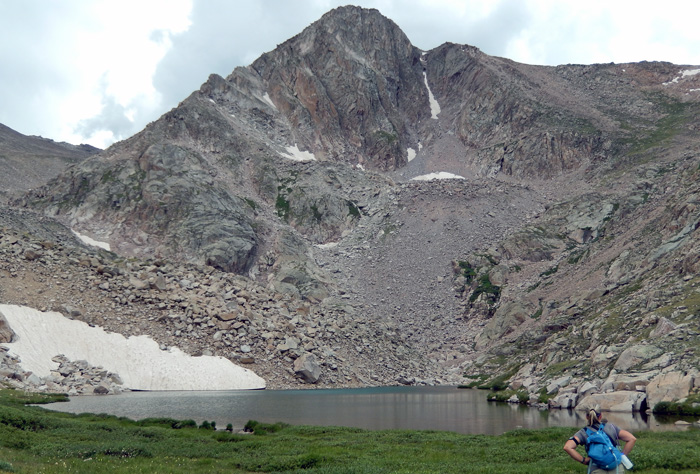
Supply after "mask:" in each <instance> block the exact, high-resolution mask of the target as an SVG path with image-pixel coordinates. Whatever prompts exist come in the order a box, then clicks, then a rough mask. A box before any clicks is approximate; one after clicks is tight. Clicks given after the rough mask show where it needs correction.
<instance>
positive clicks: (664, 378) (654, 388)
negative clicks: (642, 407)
mask: <svg viewBox="0 0 700 474" xmlns="http://www.w3.org/2000/svg"><path fill="white" fill-rule="evenodd" d="M694 381H695V378H694V377H693V376H692V375H690V374H686V373H684V372H680V371H671V372H666V373H664V374H660V375H658V376H656V377H654V378H653V379H652V380H651V382H649V385H647V404H648V405H649V408H652V409H653V408H654V406H655V405H656V404H657V403H659V402H672V401H677V400H680V399H682V398H685V397H687V396H688V394H689V393H690V389H691V388H693V384H694Z"/></svg>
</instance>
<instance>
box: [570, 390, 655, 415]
mask: <svg viewBox="0 0 700 474" xmlns="http://www.w3.org/2000/svg"><path fill="white" fill-rule="evenodd" d="M646 398H647V396H646V394H644V393H643V392H632V391H628V390H623V391H619V392H608V393H593V394H591V395H588V396H586V397H584V398H583V399H581V400H580V401H579V403H578V405H577V406H576V409H577V410H588V409H590V408H591V407H594V406H596V405H597V406H599V407H600V409H601V410H603V411H620V412H633V411H642V410H643V408H644V402H645V401H646Z"/></svg>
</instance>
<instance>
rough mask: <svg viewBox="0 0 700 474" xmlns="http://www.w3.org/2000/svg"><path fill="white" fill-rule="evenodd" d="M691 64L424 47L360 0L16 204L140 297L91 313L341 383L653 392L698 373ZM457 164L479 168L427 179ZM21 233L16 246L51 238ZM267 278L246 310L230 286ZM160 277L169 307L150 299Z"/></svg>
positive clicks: (262, 366) (575, 398)
mask: <svg viewBox="0 0 700 474" xmlns="http://www.w3.org/2000/svg"><path fill="white" fill-rule="evenodd" d="M696 73H697V67H693V66H683V65H673V64H670V63H658V62H657V63H636V64H604V65H562V66H557V67H545V66H532V65H525V64H519V63H515V62H513V61H510V60H507V59H504V58H496V57H491V56H488V55H486V54H484V53H482V52H481V51H479V50H478V49H476V48H474V47H471V46H466V45H456V44H450V43H445V44H444V45H442V46H440V47H438V48H436V49H434V50H431V51H421V50H419V49H418V48H416V47H414V46H413V45H411V43H410V41H409V40H408V38H406V36H405V35H404V34H403V33H402V32H401V31H400V29H399V28H398V27H397V26H396V25H395V24H394V23H393V22H391V21H390V20H388V19H387V18H385V17H383V16H382V15H381V14H380V13H379V12H377V11H376V10H366V9H361V8H357V7H343V8H338V9H335V10H333V11H331V12H329V13H328V14H326V15H324V16H323V17H322V18H321V19H320V20H319V21H317V22H316V23H314V24H312V25H310V26H309V27H308V28H307V29H305V30H304V31H303V32H301V33H300V34H299V35H297V36H295V37H294V38H291V39H290V40H288V41H287V42H285V43H284V44H282V45H280V46H278V47H277V48H276V49H275V50H274V51H271V52H269V53H266V54H265V55H263V56H262V57H261V58H259V59H258V60H256V61H255V62H254V63H253V64H251V65H250V66H247V67H243V68H237V69H235V70H234V71H233V72H232V73H231V74H230V75H229V76H228V77H226V78H223V77H220V76H216V75H212V76H211V77H210V78H209V80H208V81H207V82H206V83H205V84H203V85H202V87H201V88H200V90H198V91H195V92H194V93H193V94H192V95H190V96H189V97H188V98H186V99H185V100H184V101H183V102H182V103H181V104H180V105H179V106H178V107H177V108H175V109H173V110H171V111H170V112H168V113H167V114H165V115H164V116H163V117H161V118H160V119H159V120H157V121H156V122H153V123H152V124H150V125H149V126H148V127H146V128H145V129H144V130H143V131H142V132H140V133H138V134H137V135H135V136H133V137H131V138H130V139H128V140H125V141H123V142H120V143H117V144H115V145H113V146H112V147H110V148H109V149H107V150H105V151H104V152H102V153H100V154H99V155H96V156H94V157H91V158H89V159H87V160H85V161H83V162H81V163H80V164H79V165H76V166H74V167H72V168H70V169H68V170H67V171H66V172H65V173H63V174H62V175H60V176H59V177H57V178H56V179H54V180H52V181H51V182H49V183H47V184H46V185H45V186H43V187H41V188H39V189H37V190H33V191H30V192H28V193H27V194H25V195H24V196H23V197H22V198H21V199H17V200H15V201H13V206H16V207H20V208H28V209H33V210H34V211H37V212H39V213H41V214H43V215H45V216H49V217H51V218H55V219H56V220H58V221H60V222H61V223H63V224H64V225H66V226H67V227H70V228H73V229H75V230H78V231H79V232H81V233H83V234H86V235H88V236H90V237H92V238H95V239H97V240H100V241H103V242H108V243H109V244H110V245H111V248H112V250H113V251H114V253H115V254H114V255H108V256H107V255H103V256H101V257H99V258H100V259H102V260H99V259H98V263H97V264H98V265H101V266H113V267H115V268H120V269H121V270H120V272H122V273H119V275H120V276H119V277H118V278H121V280H119V283H118V285H117V288H119V290H118V291H120V292H121V291H127V290H128V291H130V292H131V293H125V294H122V293H118V294H117V295H110V296H111V297H113V298H114V300H115V301H119V302H120V304H119V305H117V306H114V305H113V306H111V307H110V306H109V305H107V306H101V307H100V308H99V310H98V309H95V312H94V313H93V312H92V311H91V313H90V314H91V316H88V315H87V314H88V313H87V312H84V311H80V312H81V315H80V316H77V317H81V318H83V317H84V318H86V319H90V318H98V319H99V318H101V319H99V320H104V321H108V320H110V321H111V320H113V319H114V318H117V317H122V319H121V323H120V324H121V325H122V326H120V329H119V330H120V331H128V330H129V329H128V328H130V327H131V328H132V329H131V330H133V331H135V330H136V329H135V328H138V330H139V331H142V332H146V333H151V334H153V335H154V336H157V337H158V338H159V339H160V340H161V342H162V343H163V344H166V345H171V344H177V343H178V339H181V341H180V342H183V343H184V345H185V346H186V347H189V348H190V349H191V350H192V351H197V350H200V351H201V350H207V349H206V348H208V350H211V351H212V352H216V353H221V354H224V355H226V356H227V357H230V358H233V359H234V360H240V359H241V358H245V359H246V360H249V359H252V360H254V361H255V362H254V364H255V365H256V366H257V370H260V371H262V373H261V375H263V376H267V377H272V378H278V380H279V381H280V382H279V383H280V384H285V383H293V381H294V380H296V379H295V378H294V373H295V370H294V362H295V361H296V360H298V359H299V358H300V357H302V356H304V355H305V354H307V353H308V354H313V355H314V357H315V358H316V359H317V360H319V361H320V366H321V367H322V375H321V376H320V378H319V380H318V383H321V384H329V385H348V384H372V383H395V382H396V381H397V380H399V379H401V381H402V382H409V381H410V380H411V379H412V378H415V379H418V380H428V381H435V380H439V381H441V382H449V383H457V382H460V381H463V380H464V378H463V375H464V374H465V373H466V374H467V375H468V376H470V377H473V378H474V379H476V380H480V381H481V382H483V383H487V384H493V383H495V382H498V380H496V378H497V377H500V379H501V380H510V381H511V382H512V384H513V386H514V387H525V388H526V389H527V390H528V391H529V392H530V393H532V394H537V393H539V392H540V391H541V390H543V389H544V391H545V392H547V391H549V392H551V393H552V394H556V393H557V392H559V399H557V401H555V403H560V404H567V405H570V404H576V403H579V402H581V400H582V395H584V394H585V392H586V391H581V390H580V389H581V387H582V386H583V385H584V384H590V385H591V386H593V387H595V390H598V391H601V390H607V389H610V388H613V389H615V390H620V389H625V388H633V390H630V391H629V392H631V393H630V394H629V396H628V399H629V400H634V403H636V405H635V406H636V408H637V409H639V408H640V407H641V405H642V402H641V401H640V397H641V398H644V403H647V401H646V397H645V393H646V392H644V391H643V390H645V389H644V387H646V386H648V385H652V386H653V384H657V385H658V381H659V380H661V379H660V377H661V376H662V375H663V374H664V373H666V372H671V373H676V374H680V375H679V376H680V377H681V378H682V377H689V380H690V387H688V390H686V392H687V391H689V390H691V389H693V387H694V384H696V383H698V384H700V379H698V377H697V372H696V369H694V368H695V367H697V356H696V352H695V351H696V349H697V347H696V346H697V335H698V330H699V329H698V311H700V309H699V304H697V303H696V302H695V301H696V299H697V298H696V296H697V291H696V286H695V285H696V284H697V281H698V278H697V277H696V274H697V257H696V256H697V249H698V240H697V236H696V232H695V230H696V227H697V225H698V222H699V220H700V216H699V213H700V211H699V210H698V209H697V185H696V183H697V177H698V166H699V164H700V156H698V139H697V135H698V111H699V106H698V92H697V91H698V90H699V89H700V85H699V82H700V75H698V74H696ZM438 172H446V173H453V174H457V175H460V176H462V177H463V178H465V179H450V180H433V181H414V180H411V178H414V177H418V176H421V175H425V174H428V173H438ZM13 212H14V211H13ZM7 232H10V234H8V235H16V233H17V232H20V233H21V232H22V229H18V228H17V227H14V226H12V225H10V226H8V230H7ZM12 232H14V233H15V234H12ZM32 235H34V234H32ZM12 238H13V239H14V238H18V237H12ZM27 238H28V239H30V240H28V241H26V242H25V241H23V242H24V243H20V242H19V240H18V241H16V242H14V243H13V244H12V245H31V242H32V241H31V238H36V239H39V240H41V239H45V238H46V237H36V236H35V237H31V238H30V237H27ZM27 242H29V243H27ZM67 245H68V247H72V246H73V245H74V244H67ZM11 248H12V247H11ZM21 248H22V249H23V250H22V251H23V252H24V251H26V248H25V247H21ZM15 250H16V249H15ZM66 251H67V250H66ZM81 251H85V250H84V249H83V250H81ZM16 253H17V252H15V254H16ZM10 254H12V252H10ZM61 255H63V254H62V253H61V252H59V253H58V254H56V255H55V256H52V257H51V258H56V259H58V261H61V258H63V257H62V256H61ZM104 259H108V260H109V261H106V260H104ZM131 259H133V260H131ZM77 260H78V261H80V259H79V258H78V259H77ZM8 265H9V267H8V268H14V267H13V266H12V265H17V264H16V263H14V264H8ZM190 266H191V267H190ZM27 267H28V268H29V266H27ZM189 268H196V269H197V270H196V271H195V270H189ZM8 271H9V273H10V276H9V277H7V278H18V277H19V276H17V277H12V276H11V273H12V271H11V270H8ZM129 272H135V273H133V274H132V273H129ZM187 272H193V273H192V276H193V277H194V276H196V275H200V272H201V275H204V276H202V278H204V280H202V281H201V282H199V286H198V287H195V289H196V288H199V289H198V290H197V291H195V294H200V293H201V294H202V295H203V296H202V297H204V296H206V297H207V298H209V297H210V298H213V299H212V300H207V302H206V303H201V302H200V303H197V302H195V303H193V304H195V305H197V306H196V307H197V308H199V309H200V310H201V313H196V312H193V311H195V310H194V309H191V310H188V309H187V308H190V306H189V303H188V304H185V303H183V302H182V301H179V302H178V301H176V300H172V301H171V300H170V299H168V298H171V296H167V295H170V293H168V291H170V290H172V288H176V289H177V286H178V285H179V286H180V287H181V288H180V289H178V291H181V292H185V293H187V292H188V291H192V289H189V288H187V284H184V287H183V286H182V284H180V283H179V282H180V281H182V280H186V281H189V282H190V284H193V283H192V282H193V278H190V277H189V276H188V273H187ZM15 273H17V271H16V270H15ZM108 273H109V272H108ZM18 275H19V273H18ZM79 275H80V273H79V272H76V273H75V274H73V273H71V275H70V276H71V278H72V277H73V276H75V277H76V278H85V279H86V280H85V281H88V282H89V281H91V280H95V283H97V284H96V286H97V287H98V288H99V286H100V285H102V284H104V283H108V282H107V281H106V280H105V279H104V278H102V277H98V276H94V275H93V278H90V274H89V272H88V273H86V274H84V275H82V276H79ZM126 275H130V276H131V277H133V278H135V279H136V280H138V281H141V282H145V281H149V282H150V283H149V284H148V285H147V288H144V289H141V290H139V291H144V290H145V291H149V292H152V293H153V295H150V294H149V296H147V297H145V296H143V295H141V294H140V293H138V292H136V291H135V290H134V289H131V288H129V287H128V284H129V283H125V282H128V281H129V278H127V277H126ZM112 276H113V277H115V278H117V276H116V275H112ZM26 278H31V277H30V276H27V277H26ZM42 278H43V277H42ZM159 278H161V279H165V281H166V283H167V284H168V285H170V286H169V287H168V288H170V290H168V289H157V288H153V285H154V284H155V281H156V280H157V279H159ZM197 278H199V276H198V277H197ZM122 280H125V281H122ZM161 281H162V280H161ZM217 282H218V283H217ZM124 285H126V286H124ZM108 287H109V288H110V289H111V288H112V287H111V285H108ZM253 288H254V289H255V292H257V293H254V294H260V295H262V296H261V297H260V298H261V299H260V300H259V301H257V300H256V303H255V305H252V306H251V305H248V306H246V304H248V303H249V300H248V299H247V298H246V297H244V296H241V297H240V298H241V299H242V300H241V301H239V300H238V298H239V297H238V296H236V305H238V306H236V305H234V304H233V303H232V302H231V298H228V299H227V298H226V296H225V295H228V296H229V297H233V295H238V291H239V290H240V291H243V292H245V295H251V294H252V289H253ZM42 291H46V290H42ZM105 291H107V290H104V289H103V290H102V292H99V291H97V292H96V294H99V295H102V296H104V295H105V293H104V292H105ZM110 291H111V290H110ZM158 291H160V292H163V291H165V292H166V293H165V294H161V293H158ZM176 293H177V292H176ZM4 294H6V295H7V294H9V293H8V292H7V290H4ZM107 294H108V293H107ZM130 295H136V296H134V297H133V298H132V297H131V296H130ZM139 295H140V296H139ZM158 295H160V297H159V296H158ZM71 297H72V296H68V295H65V296H64V298H63V299H64V301H61V303H62V304H64V305H65V304H67V305H69V306H70V301H65V300H66V299H68V300H70V299H71ZM142 297H145V298H147V299H148V300H149V301H151V300H152V301H153V302H154V303H155V302H156V301H157V302H158V303H157V304H156V306H155V307H151V306H149V307H148V308H149V309H148V310H144V311H143V314H144V315H148V317H140V318H139V317H137V316H136V314H141V313H140V312H139V311H131V310H130V308H132V306H131V305H135V304H137V302H138V301H140V298H142ZM161 297H162V298H163V300H161V299H160V298H161ZM3 298H7V297H3ZM12 298H13V299H17V298H19V295H17V294H14V296H13V297H12ZM266 298H267V299H268V301H276V302H280V301H281V302H283V304H281V306H280V305H278V304H277V303H275V304H272V303H264V300H265V299H266ZM123 300H125V301H126V302H125V303H121V302H122V301H123ZM56 303H58V301H56ZM45 304H46V303H45ZM178 305H180V309H178ZM259 305H260V306H261V308H262V309H261V312H259V313H258V314H259V315H260V317H259V318H258V316H251V317H248V319H237V321H239V322H241V323H243V324H246V321H250V322H251V323H250V324H253V322H255V324H257V326H253V327H254V329H255V331H250V330H248V329H243V332H241V331H240V328H241V327H242V326H239V327H238V328H235V334H234V333H233V332H232V331H231V328H230V327H226V328H219V330H218V331H217V330H215V328H218V327H219V326H221V324H219V321H217V319H218V320H221V317H220V316H221V315H222V314H228V313H227V311H228V309H232V310H235V311H233V312H234V313H236V314H238V315H240V314H244V315H245V314H246V311H253V310H255V309H256V308H257V309H259V308H258V306H259ZM229 306H231V308H229ZM205 308H206V309H205ZM182 311H184V313H185V319H184V320H182V319H181V320H179V323H178V324H179V325H177V326H172V327H171V326H170V324H171V323H172V322H173V321H176V322H177V318H179V317H180V316H179V315H180V313H181V312H182ZM188 311H189V313H188ZM236 311H238V312H236ZM98 314H99V316H98ZM126 314H129V316H128V317H127V316H126ZM170 314H173V315H174V316H172V318H171V317H170V316H167V315H170ZM202 314H206V315H207V317H208V318H209V319H206V318H203V317H202V316H201V315H202ZM251 314H253V313H251ZM163 315H166V316H165V317H164V316H163ZM195 315H197V316H195ZM227 317H228V316H227ZM239 317H240V316H236V318H239ZM137 318H139V319H137ZM244 318H245V317H244ZM98 319H96V320H95V321H97V320H98ZM190 319H191V320H190ZM287 319H288V320H289V321H291V322H290V323H286V322H285V321H286V320H287ZM197 320H199V321H197ZM136 321H138V323H137V322H136ZM96 323H97V322H96ZM113 324H117V323H113ZM202 324H204V326H205V327H207V328H209V329H208V330H206V331H202V330H201V328H199V326H202ZM302 328H304V329H302ZM330 329H333V330H332V331H331V330H330ZM263 333H265V334H267V333H274V336H270V335H269V334H268V337H263V336H262V334H263ZM217 334H218V335H217ZM340 334H342V337H340ZM287 337H291V338H292V339H290V341H289V342H290V343H292V345H294V341H297V347H296V349H294V351H293V352H291V353H290V352H288V351H289V350H290V348H289V347H288V345H287V346H285V345H284V344H286V342H285V343H282V342H281V341H283V340H284V341H286V339H287ZM183 338H184V339H183ZM195 341H196V344H195ZM351 341H352V342H351ZM227 342H228V344H227ZM302 342H306V343H308V344H306V345H305V344H301V345H299V344H300V343H302ZM280 345H281V347H280ZM242 346H246V351H245V352H243V351H242ZM329 351H331V352H329ZM331 353H334V354H341V355H340V358H334V357H335V356H334V355H331ZM341 358H342V360H341ZM258 364H259V365H258ZM256 366H254V367H253V369H254V370H256ZM281 374H287V375H285V377H287V378H285V377H283V376H282V375H281ZM289 377H291V378H289ZM683 380H686V379H683ZM696 381H697V382H696ZM269 382H270V384H271V385H273V386H274V384H275V382H273V381H271V380H270V381H269ZM554 382H556V383H554ZM625 384H626V385H625ZM591 390H592V389H591ZM591 390H588V391H591ZM595 390H594V391H595ZM640 394H641V395H640ZM654 396H655V395H654ZM653 399H654V398H653V396H652V400H653ZM629 403H632V402H629ZM629 403H628V407H629V406H631V405H629Z"/></svg>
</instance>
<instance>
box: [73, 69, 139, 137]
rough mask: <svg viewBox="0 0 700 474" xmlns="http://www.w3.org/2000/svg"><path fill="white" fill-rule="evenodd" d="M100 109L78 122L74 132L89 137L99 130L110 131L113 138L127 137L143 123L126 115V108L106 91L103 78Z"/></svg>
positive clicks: (105, 83)
mask: <svg viewBox="0 0 700 474" xmlns="http://www.w3.org/2000/svg"><path fill="white" fill-rule="evenodd" d="M101 96H102V110H101V112H100V113H99V114H98V115H96V116H94V117H90V118H87V119H83V120H81V121H79V122H78V124H77V126H76V127H75V132H76V133H78V134H80V135H82V136H84V137H91V136H93V135H95V134H97V133H98V132H101V131H109V132H112V134H113V136H114V138H115V140H122V139H124V138H128V137H130V136H131V135H133V134H134V133H136V132H138V131H139V130H140V129H141V128H142V126H143V124H142V123H141V121H140V120H134V121H133V122H132V121H131V120H130V119H129V117H127V108H126V107H124V106H123V105H121V104H119V103H118V102H117V100H116V98H115V97H114V96H112V95H109V94H108V93H107V82H106V80H105V79H104V78H103V80H102V83H101Z"/></svg>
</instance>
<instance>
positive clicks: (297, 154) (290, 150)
mask: <svg viewBox="0 0 700 474" xmlns="http://www.w3.org/2000/svg"><path fill="white" fill-rule="evenodd" d="M285 150H287V153H280V155H281V156H283V157H285V158H289V159H290V160H294V161H316V157H315V156H314V154H313V153H311V152H309V151H301V150H300V149H299V148H298V147H297V145H296V144H294V146H288V147H285Z"/></svg>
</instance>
